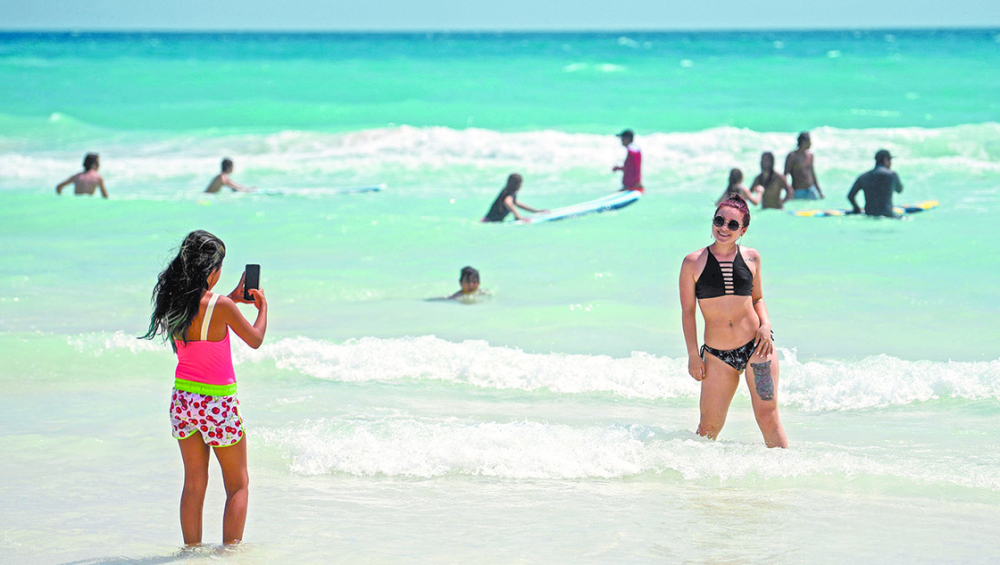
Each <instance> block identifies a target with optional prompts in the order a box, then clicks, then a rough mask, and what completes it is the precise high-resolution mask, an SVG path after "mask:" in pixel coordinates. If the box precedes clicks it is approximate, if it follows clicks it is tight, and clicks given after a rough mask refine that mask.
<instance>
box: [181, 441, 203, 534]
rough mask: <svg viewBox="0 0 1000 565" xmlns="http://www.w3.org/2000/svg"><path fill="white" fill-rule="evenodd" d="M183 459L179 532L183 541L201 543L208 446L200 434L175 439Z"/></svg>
mask: <svg viewBox="0 0 1000 565" xmlns="http://www.w3.org/2000/svg"><path fill="white" fill-rule="evenodd" d="M177 444H178V445H180V448H181V459H183V460H184V490H183V491H182V492H181V533H182V534H183V535H184V543H185V544H187V545H197V544H199V543H201V515H202V510H203V508H204V506H205V490H206V489H207V488H208V460H209V452H210V450H209V448H208V446H207V445H205V442H203V441H202V440H201V435H200V434H194V435H192V436H190V437H187V438H185V439H179V440H177Z"/></svg>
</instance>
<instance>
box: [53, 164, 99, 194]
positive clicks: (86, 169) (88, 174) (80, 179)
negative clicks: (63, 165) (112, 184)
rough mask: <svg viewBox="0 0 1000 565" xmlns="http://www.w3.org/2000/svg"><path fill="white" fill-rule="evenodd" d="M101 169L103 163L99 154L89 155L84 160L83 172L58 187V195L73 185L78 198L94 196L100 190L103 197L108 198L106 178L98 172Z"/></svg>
mask: <svg viewBox="0 0 1000 565" xmlns="http://www.w3.org/2000/svg"><path fill="white" fill-rule="evenodd" d="M100 168H101V163H100V161H99V160H98V158H97V153H87V155H86V156H85V157H84V158H83V172H82V173H77V174H75V175H73V176H71V177H69V178H68V179H66V180H64V181H62V182H61V183H59V184H57V185H56V194H62V189H63V187H65V186H66V185H68V184H72V185H73V194H76V195H77V196H80V195H84V194H86V195H87V196H93V194H94V190H96V189H98V188H100V189H101V196H102V197H104V198H107V197H108V191H107V190H106V189H105V188H104V177H102V176H101V174H100V173H98V172H97V169H100Z"/></svg>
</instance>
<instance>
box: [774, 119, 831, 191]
mask: <svg viewBox="0 0 1000 565" xmlns="http://www.w3.org/2000/svg"><path fill="white" fill-rule="evenodd" d="M810 147H812V139H811V138H810V137H809V132H807V131H804V132H802V133H800V134H799V138H798V147H797V148H796V149H795V151H792V152H791V153H789V154H788V157H785V175H784V176H786V177H787V176H791V177H792V190H794V191H795V198H796V199H797V200H819V199H821V198H825V196H823V191H822V190H821V189H820V187H819V180H817V179H816V169H814V168H813V163H814V162H815V157H813V154H812V153H811V152H810V151H809V148H810Z"/></svg>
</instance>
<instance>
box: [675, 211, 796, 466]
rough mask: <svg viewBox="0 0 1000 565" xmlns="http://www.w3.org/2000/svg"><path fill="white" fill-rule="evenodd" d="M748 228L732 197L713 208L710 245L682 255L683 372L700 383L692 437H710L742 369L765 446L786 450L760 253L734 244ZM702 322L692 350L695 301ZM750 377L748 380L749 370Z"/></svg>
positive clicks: (716, 432)
mask: <svg viewBox="0 0 1000 565" xmlns="http://www.w3.org/2000/svg"><path fill="white" fill-rule="evenodd" d="M749 225H750V209H749V208H748V207H747V204H746V202H745V201H744V200H743V199H742V198H740V197H739V196H733V197H732V198H729V199H728V200H726V201H724V202H722V204H720V205H719V207H718V208H717V209H716V210H715V217H714V218H713V221H712V226H713V227H712V237H713V238H714V239H715V243H713V244H712V245H710V246H708V247H706V248H704V249H699V250H698V251H695V252H694V253H691V254H690V255H688V256H687V257H685V258H684V263H683V264H682V265H681V280H680V291H681V311H682V320H683V325H684V341H685V342H686V343H687V350H688V372H689V373H690V374H691V376H692V377H694V379H695V380H696V381H700V382H701V422H700V423H699V424H698V434H699V435H702V436H707V437H709V438H711V439H715V438H716V437H718V435H719V432H720V431H722V426H723V425H724V424H725V423H726V414H727V413H728V412H729V405H730V404H731V403H732V401H733V395H735V394H736V388H737V387H738V386H739V383H740V374H741V373H743V371H744V370H745V369H746V368H747V366H749V367H750V370H749V371H747V376H746V380H747V386H748V387H749V388H750V398H751V400H752V403H753V412H754V416H755V417H756V419H757V426H758V427H760V431H761V433H762V434H763V435H764V442H765V443H766V444H767V446H768V447H788V438H786V437H785V430H784V428H782V427H781V420H780V419H779V418H778V394H777V391H778V356H777V353H776V352H775V351H774V343H773V341H772V337H771V322H770V319H769V318H768V315H767V307H766V306H765V305H764V293H763V290H762V288H761V274H760V254H759V253H757V250H756V249H750V248H748V247H740V246H739V245H738V244H737V242H738V240H739V238H740V237H742V236H743V234H745V233H746V231H747V227H748V226H749ZM696 304H697V305H700V307H701V314H702V317H703V318H704V319H705V345H704V346H702V347H701V349H700V350H699V349H698V328H697V322H696V320H695V305H696ZM751 372H752V373H753V378H752V379H751V378H750V373H751Z"/></svg>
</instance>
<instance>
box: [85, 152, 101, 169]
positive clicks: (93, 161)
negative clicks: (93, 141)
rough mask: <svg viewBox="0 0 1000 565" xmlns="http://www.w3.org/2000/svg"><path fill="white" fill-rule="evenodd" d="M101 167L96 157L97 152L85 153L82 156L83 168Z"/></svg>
mask: <svg viewBox="0 0 1000 565" xmlns="http://www.w3.org/2000/svg"><path fill="white" fill-rule="evenodd" d="M100 167H101V162H100V160H99V159H98V158H97V153H87V155H86V156H84V158H83V170H85V171H96V170H97V169H99V168H100Z"/></svg>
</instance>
